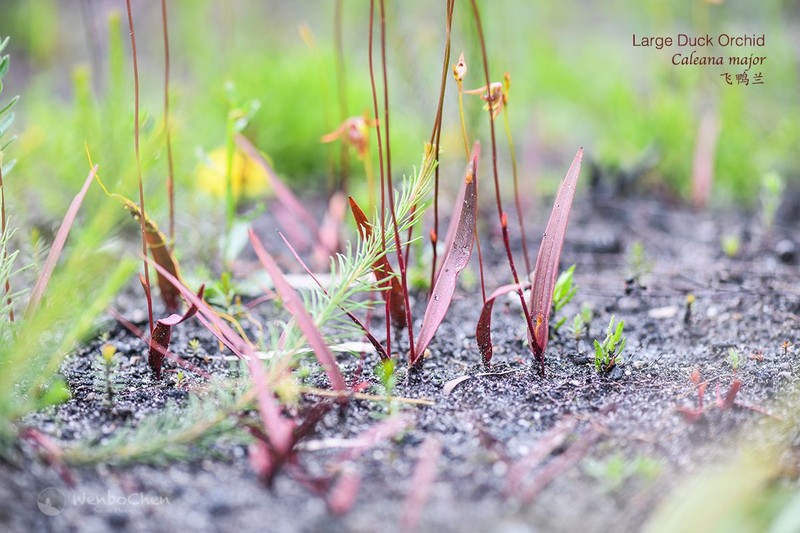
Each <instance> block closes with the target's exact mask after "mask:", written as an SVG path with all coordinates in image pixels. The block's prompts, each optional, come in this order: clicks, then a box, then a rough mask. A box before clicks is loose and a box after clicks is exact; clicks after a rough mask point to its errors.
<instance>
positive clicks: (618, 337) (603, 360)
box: [594, 315, 627, 373]
mask: <svg viewBox="0 0 800 533" xmlns="http://www.w3.org/2000/svg"><path fill="white" fill-rule="evenodd" d="M614 322H615V318H614V316H613V315H612V316H611V321H610V322H609V323H608V330H607V333H606V338H605V339H604V340H603V342H602V343H601V342H600V341H598V340H597V339H595V341H594V367H595V369H597V371H598V372H604V373H605V372H609V371H611V369H612V368H614V367H615V366H616V365H617V364H619V363H621V362H622V358H621V355H622V351H623V350H624V349H625V343H626V342H627V339H626V338H625V335H623V334H622V332H623V329H624V328H625V322H624V321H622V320H620V321H619V322H618V323H617V325H616V326H615V325H614Z"/></svg>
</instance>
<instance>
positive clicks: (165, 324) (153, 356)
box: [147, 285, 206, 379]
mask: <svg viewBox="0 0 800 533" xmlns="http://www.w3.org/2000/svg"><path fill="white" fill-rule="evenodd" d="M205 288H206V287H205V285H202V286H200V290H199V291H198V292H197V298H198V299H202V298H203V291H204V290H205ZM196 313H197V306H196V305H194V304H192V305H190V307H189V309H187V310H186V312H185V313H184V314H183V315H178V314H173V315H170V316H168V317H166V318H160V319H158V320H157V321H156V325H155V327H154V328H153V334H152V336H151V337H150V353H149V355H148V357H147V364H148V365H150V368H151V369H152V370H153V373H154V374H155V375H156V379H161V364H162V363H163V361H164V356H165V355H166V354H167V352H168V351H169V341H170V339H171V338H172V328H173V327H175V326H177V325H178V324H180V323H181V322H184V321H186V320H188V319H190V318H192V317H193V316H194V315H195V314H196Z"/></svg>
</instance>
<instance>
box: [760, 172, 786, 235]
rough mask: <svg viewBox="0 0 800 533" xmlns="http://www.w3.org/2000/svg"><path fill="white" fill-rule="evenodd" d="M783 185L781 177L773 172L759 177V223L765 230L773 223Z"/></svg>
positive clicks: (769, 228)
mask: <svg viewBox="0 0 800 533" xmlns="http://www.w3.org/2000/svg"><path fill="white" fill-rule="evenodd" d="M785 186H786V184H785V183H784V180H783V178H782V177H781V176H780V175H778V174H777V173H775V172H768V173H766V174H764V176H763V177H762V178H761V223H762V225H763V227H764V230H765V231H770V230H771V229H772V225H773V224H774V223H775V214H776V213H777V212H778V206H780V203H781V196H782V195H783V189H784V187H785Z"/></svg>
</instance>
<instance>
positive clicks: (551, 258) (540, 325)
mask: <svg viewBox="0 0 800 533" xmlns="http://www.w3.org/2000/svg"><path fill="white" fill-rule="evenodd" d="M582 158H583V148H580V149H579V150H578V153H577V154H575V159H574V160H573V161H572V165H570V167H569V170H568V171H567V175H566V176H565V177H564V181H562V182H561V186H560V187H559V189H558V194H557V195H556V199H555V203H554V205H553V210H552V212H551V213H550V220H549V221H548V222H547V227H546V229H545V232H544V236H543V237H542V244H541V245H540V246H539V255H538V256H537V257H536V266H535V268H534V270H533V290H532V291H531V305H530V308H531V318H532V320H533V324H534V334H533V338H531V333H530V332H528V337H529V339H528V340H529V342H530V345H531V348H532V349H533V353H534V355H535V356H536V359H537V360H538V361H539V363H540V364H542V365H544V352H545V350H546V349H547V338H548V336H549V331H548V322H549V320H550V310H551V307H552V305H553V289H554V288H555V284H556V278H557V277H558V263H559V260H560V259H561V249H562V248H563V246H564V237H565V235H566V233H567V223H568V222H569V213H570V211H571V209H572V200H573V198H574V196H575V186H576V184H577V182H578V175H579V174H580V170H581V159H582Z"/></svg>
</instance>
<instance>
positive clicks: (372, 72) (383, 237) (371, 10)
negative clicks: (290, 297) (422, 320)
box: [368, 0, 392, 357]
mask: <svg viewBox="0 0 800 533" xmlns="http://www.w3.org/2000/svg"><path fill="white" fill-rule="evenodd" d="M374 19H375V0H370V2H369V44H368V48H369V54H368V56H369V81H370V85H371V87H372V107H373V111H374V113H375V118H376V119H377V118H378V116H379V114H380V109H379V107H378V89H377V87H376V85H375V68H374V66H373V61H372V41H373V22H374ZM375 133H376V135H377V136H378V168H379V169H380V175H381V210H380V213H378V219H379V220H380V225H381V251H382V252H383V253H384V254H386V224H385V221H384V213H385V212H386V172H385V169H384V166H383V142H382V136H381V127H380V125H378V126H377V127H376V128H375ZM389 298H391V295H387V297H386V299H385V301H384V313H385V314H384V316H385V319H386V353H388V354H389V357H391V355H392V327H391V318H390V311H389V309H390V308H389Z"/></svg>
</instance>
